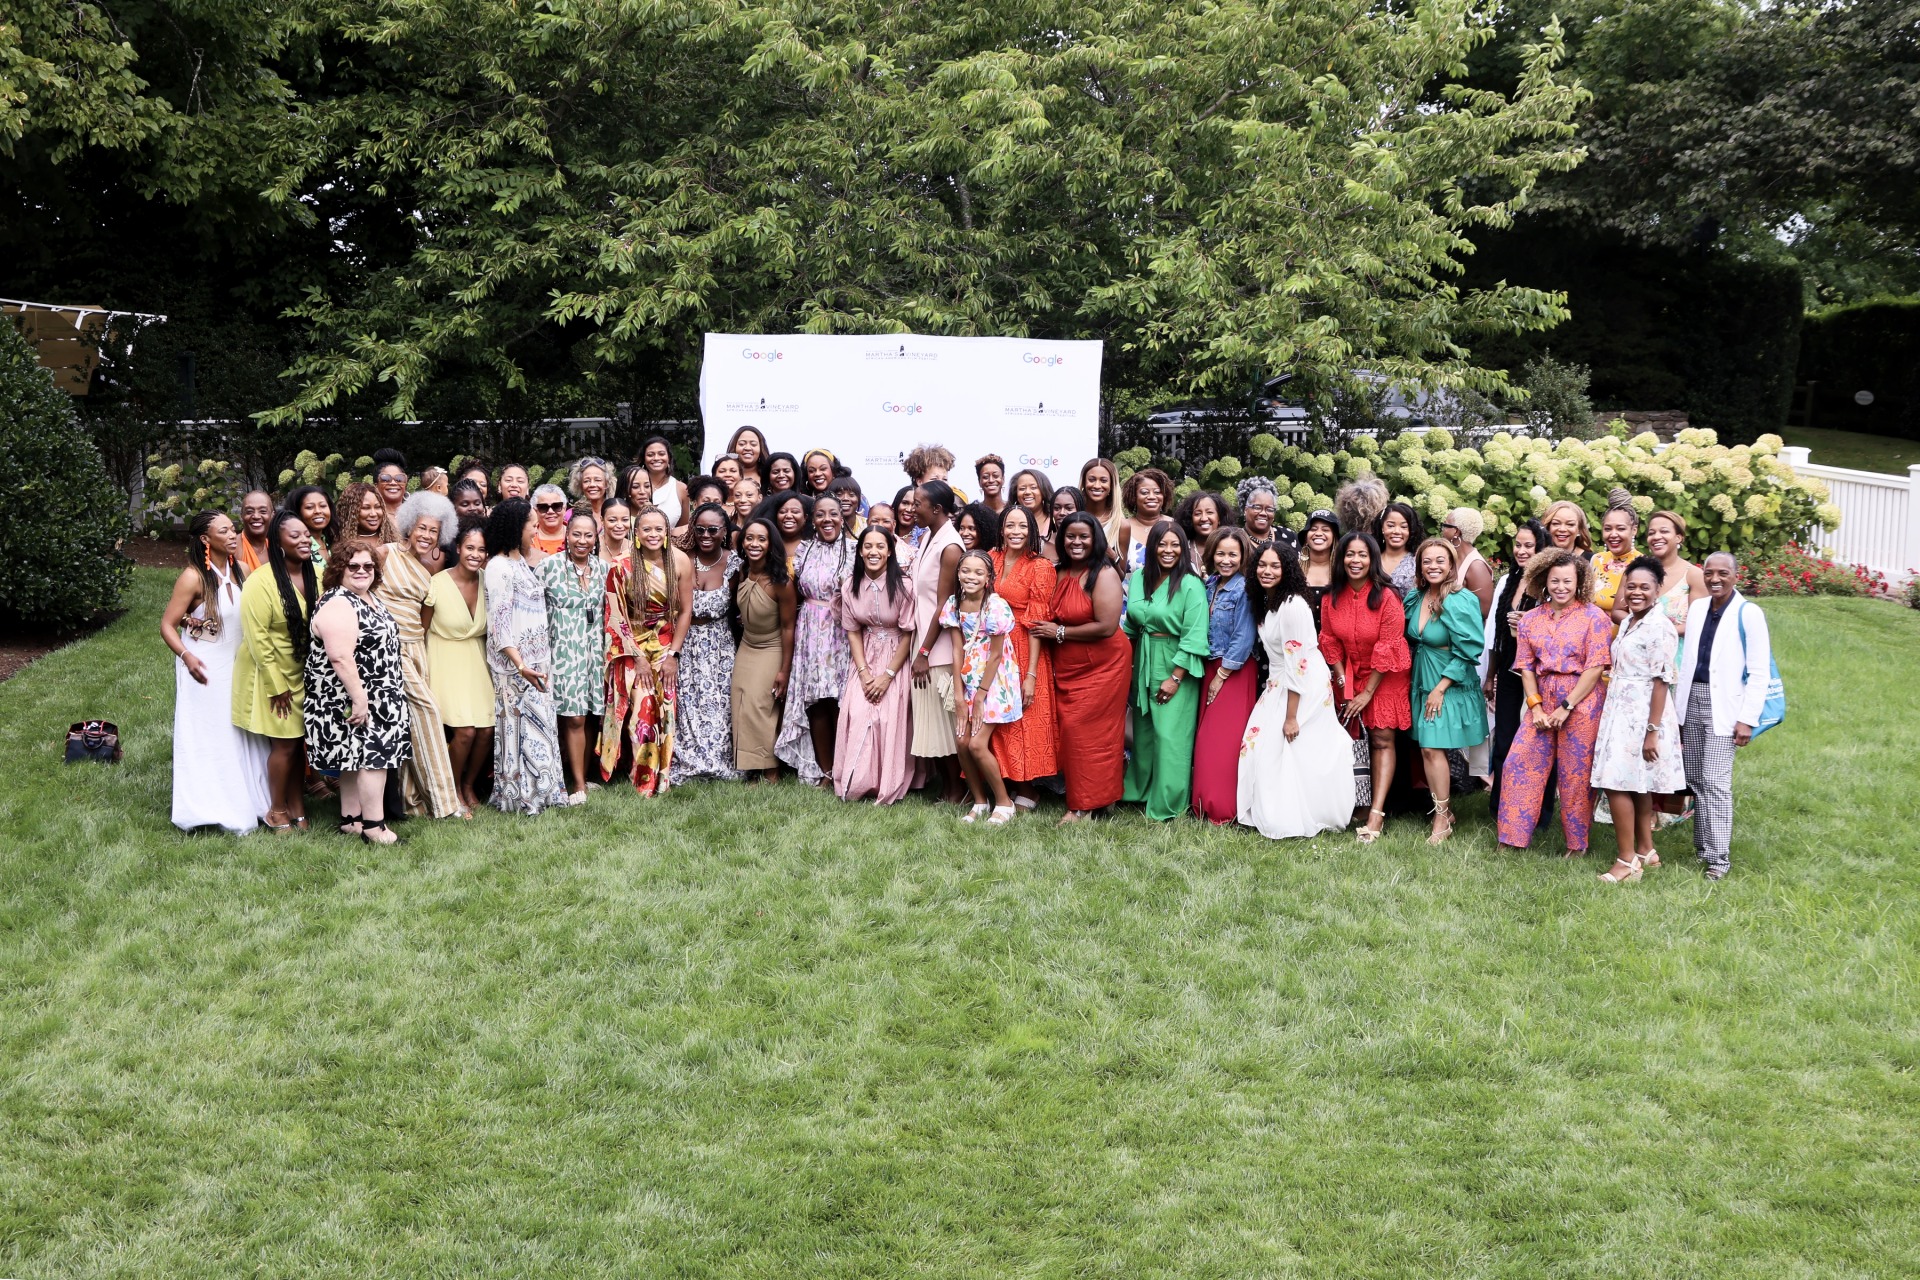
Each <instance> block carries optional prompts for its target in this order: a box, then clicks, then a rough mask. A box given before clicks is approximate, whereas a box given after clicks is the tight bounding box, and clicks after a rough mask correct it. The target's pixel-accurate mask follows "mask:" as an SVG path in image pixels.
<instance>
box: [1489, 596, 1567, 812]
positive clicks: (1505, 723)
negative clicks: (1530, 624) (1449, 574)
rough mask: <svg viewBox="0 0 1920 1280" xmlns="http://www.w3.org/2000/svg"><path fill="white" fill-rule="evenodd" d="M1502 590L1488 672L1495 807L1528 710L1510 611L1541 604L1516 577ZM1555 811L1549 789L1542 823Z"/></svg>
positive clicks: (1491, 786) (1496, 604) (1496, 601)
mask: <svg viewBox="0 0 1920 1280" xmlns="http://www.w3.org/2000/svg"><path fill="white" fill-rule="evenodd" d="M1500 585H1501V587H1502V590H1500V591H1498V592H1496V593H1495V596H1494V601H1493V610H1494V614H1495V615H1496V616H1495V621H1494V624H1493V647H1492V649H1491V650H1490V651H1489V652H1488V654H1487V670H1488V671H1491V672H1492V673H1493V741H1492V743H1491V744H1490V747H1489V751H1488V758H1489V763H1490V764H1491V765H1492V768H1491V770H1490V772H1491V774H1492V780H1491V781H1490V783H1489V784H1488V790H1489V792H1490V794H1491V796H1492V801H1491V803H1492V806H1493V808H1494V809H1496V810H1498V808H1499V807H1500V766H1501V765H1503V764H1505V763H1506V761H1507V753H1508V752H1509V751H1511V750H1513V737H1514V735H1515V734H1516V733H1518V732H1520V713H1521V711H1523V710H1524V709H1525V704H1526V700H1527V689H1526V686H1525V685H1523V684H1522V683H1520V677H1519V676H1517V675H1515V674H1514V671H1513V659H1514V649H1515V646H1516V644H1517V643H1518V642H1517V641H1516V640H1515V639H1514V635H1513V628H1512V627H1510V626H1508V625H1507V614H1508V612H1509V611H1511V610H1514V609H1518V610H1519V611H1520V612H1522V613H1525V612H1526V611H1527V610H1529V609H1532V608H1534V607H1535V606H1536V605H1538V604H1539V603H1540V602H1539V601H1538V600H1535V599H1534V598H1533V597H1532V596H1530V595H1526V594H1525V593H1523V592H1522V591H1521V590H1520V584H1519V582H1518V580H1517V579H1516V577H1515V576H1514V575H1512V574H1509V575H1508V576H1507V577H1506V578H1504V579H1502V580H1501V583H1500ZM1552 809H1553V787H1552V785H1551V782H1549V785H1548V787H1547V798H1546V803H1545V807H1544V808H1543V809H1542V811H1541V821H1543V822H1544V821H1545V820H1546V814H1548V813H1550V812H1552Z"/></svg>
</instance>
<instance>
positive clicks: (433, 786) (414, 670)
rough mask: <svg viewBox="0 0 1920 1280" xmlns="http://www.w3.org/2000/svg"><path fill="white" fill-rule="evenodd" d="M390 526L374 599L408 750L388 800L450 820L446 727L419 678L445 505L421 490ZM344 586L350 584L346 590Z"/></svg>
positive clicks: (446, 522)
mask: <svg viewBox="0 0 1920 1280" xmlns="http://www.w3.org/2000/svg"><path fill="white" fill-rule="evenodd" d="M394 522H395V523H396V524H397V525H398V526H399V528H400V537H401V539H402V541H400V542H392V543H388V544H386V545H385V546H382V547H380V548H379V549H378V550H379V555H380V585H379V588H378V590H377V591H376V592H375V593H374V594H375V598H376V599H378V600H379V601H380V603H381V604H382V605H383V606H385V608H386V611H387V614H388V616H390V617H391V618H392V619H393V625H394V626H395V628H397V629H398V631H399V633H400V674H401V676H402V678H403V679H404V681H405V684H406V690H407V713H408V717H409V725H410V727H411V730H412V738H413V744H412V745H413V750H412V753H411V754H410V755H409V756H408V757H407V762H406V767H405V769H404V770H401V771H400V775H399V792H400V794H399V795H398V796H396V797H394V798H395V799H398V800H400V802H401V803H402V804H403V805H404V806H405V807H406V811H407V812H408V813H410V814H428V815H431V816H432V817H435V818H453V817H458V816H459V814H460V811H461V810H462V809H463V808H465V805H463V804H462V803H461V800H460V779H459V777H458V776H457V775H456V774H455V773H454V771H453V758H452V757H451V756H450V755H449V754H448V753H447V729H446V723H445V722H444V721H443V720H442V719H441V717H440V704H439V703H438V702H436V701H435V700H434V697H433V682H432V681H431V680H430V679H429V678H428V676H427V624H426V618H425V613H426V605H427V597H428V596H429V595H430V594H431V593H432V591H433V575H434V574H436V573H439V572H441V570H440V569H438V568H435V567H433V566H434V565H436V564H444V563H445V562H446V561H447V560H448V559H449V557H448V556H447V555H446V553H445V552H443V551H442V550H441V547H442V544H443V543H451V542H452V540H453V533H454V523H455V517H454V514H453V503H451V502H449V501H447V499H445V498H443V497H441V496H440V495H439V494H437V493H434V492H433V491H432V490H429V489H421V490H418V491H416V492H414V493H411V494H409V495H408V496H407V500H406V501H405V502H402V503H401V504H400V511H399V514H398V515H397V516H396V517H395V518H394ZM349 585H351V584H349Z"/></svg>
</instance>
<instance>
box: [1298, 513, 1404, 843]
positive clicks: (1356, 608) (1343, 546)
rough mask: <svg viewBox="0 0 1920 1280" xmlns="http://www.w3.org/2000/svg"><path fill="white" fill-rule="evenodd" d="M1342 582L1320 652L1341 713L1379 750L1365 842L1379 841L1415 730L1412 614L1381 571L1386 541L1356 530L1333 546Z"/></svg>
mask: <svg viewBox="0 0 1920 1280" xmlns="http://www.w3.org/2000/svg"><path fill="white" fill-rule="evenodd" d="M1333 563H1334V564H1335V565H1336V566H1337V567H1338V572H1339V575H1340V576H1339V581H1338V585H1336V586H1334V587H1332V588H1329V589H1328V591H1327V594H1326V596H1325V598H1323V599H1322V600H1321V602H1320V652H1321V654H1322V656H1324V657H1325V658H1326V660H1327V665H1328V666H1329V667H1331V668H1332V669H1333V696H1334V697H1335V699H1337V700H1338V701H1339V702H1340V704H1341V706H1340V718H1341V720H1342V721H1343V722H1345V723H1349V724H1351V723H1352V722H1353V721H1354V720H1356V719H1357V720H1358V721H1359V723H1360V724H1362V725H1364V726H1365V727H1366V730H1367V738H1368V741H1369V744H1370V746H1371V748H1372V752H1373V799H1372V801H1371V805H1370V807H1369V808H1368V809H1367V824H1366V825H1365V826H1364V827H1362V828H1361V829H1360V830H1359V831H1357V832H1355V833H1354V834H1355V836H1356V837H1357V838H1358V839H1359V841H1360V843H1361V844H1372V843H1373V842H1374V841H1375V840H1377V839H1379V838H1380V831H1381V828H1382V827H1383V826H1384V825H1385V824H1386V820H1387V811H1386V809H1385V808H1384V807H1383V803H1384V801H1385V800H1386V798H1387V788H1388V787H1390V786H1392V785H1393V767H1394V764H1395V759H1394V749H1393V731H1394V730H1395V729H1411V728H1412V727H1413V704H1412V701H1411V699H1412V688H1411V684H1412V671H1413V655H1412V654H1411V653H1410V652H1408V650H1407V637H1406V634H1405V633H1406V629H1407V615H1406V610H1405V608H1404V607H1402V605H1401V602H1400V597H1399V595H1398V594H1397V593H1395V591H1394V589H1393V584H1392V583H1390V582H1388V581H1387V578H1386V575H1385V574H1384V573H1382V572H1381V571H1380V544H1379V543H1377V542H1375V541H1374V540H1373V535H1372V534H1370V533H1365V532H1363V531H1361V530H1358V529H1356V530H1354V531H1353V532H1352V533H1349V534H1348V535H1347V536H1346V537H1344V538H1342V539H1340V545H1339V546H1337V547H1335V548H1334V549H1333Z"/></svg>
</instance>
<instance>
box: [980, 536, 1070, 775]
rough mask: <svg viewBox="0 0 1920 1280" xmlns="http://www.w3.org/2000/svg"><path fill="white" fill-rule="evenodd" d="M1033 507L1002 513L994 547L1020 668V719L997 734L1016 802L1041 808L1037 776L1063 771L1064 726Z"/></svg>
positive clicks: (1049, 595)
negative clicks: (1044, 638) (1057, 713)
mask: <svg viewBox="0 0 1920 1280" xmlns="http://www.w3.org/2000/svg"><path fill="white" fill-rule="evenodd" d="M1039 543H1040V539H1039V536H1038V534H1037V532H1036V531H1035V529H1034V524H1033V513H1032V512H1031V511H1029V510H1027V509H1026V508H1025V507H1016V506H1009V507H1008V508H1007V509H1006V511H1005V512H1004V513H1003V514H1002V515H1001V524H1000V547H999V549H998V550H996V551H995V552H993V589H994V593H995V594H996V595H998V596H999V597H1000V598H1001V599H1002V600H1005V601H1006V602H1007V604H1008V606H1009V607H1010V608H1012V610H1013V634H1012V635H1010V636H1008V637H1007V652H1008V653H1010V654H1012V655H1013V656H1014V657H1015V659H1017V662H1018V665H1019V668H1020V680H1021V689H1020V703H1021V706H1022V707H1023V708H1024V709H1025V710H1024V711H1023V713H1022V714H1021V716H1020V718H1019V719H1018V720H1015V721H1012V722H1011V723H1008V724H1003V725H1000V726H999V727H998V729H997V730H996V731H995V733H994V735H993V758H994V759H995V760H996V761H998V762H999V765H1000V776H1001V777H1003V778H1005V779H1006V782H1007V788H1008V790H1010V791H1012V792H1013V803H1014V807H1015V808H1018V809H1033V808H1036V807H1037V805H1038V802H1037V801H1036V800H1035V799H1034V796H1033V781H1034V779H1035V778H1045V777H1050V776H1051V775H1053V774H1054V773H1057V772H1059V767H1060V766H1059V764H1058V762H1057V759H1056V756H1057V747H1058V741H1059V730H1058V727H1057V725H1056V724H1055V718H1054V709H1053V655H1052V654H1050V653H1048V652H1047V648H1046V646H1045V645H1043V644H1041V643H1040V637H1039V636H1038V635H1036V634H1035V632H1036V631H1043V630H1045V629H1046V628H1048V627H1050V626H1052V625H1053V591H1054V569H1053V565H1052V563H1051V562H1049V561H1048V560H1047V559H1046V557H1044V556H1042V555H1041V554H1040V546H1039Z"/></svg>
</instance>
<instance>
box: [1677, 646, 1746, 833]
mask: <svg viewBox="0 0 1920 1280" xmlns="http://www.w3.org/2000/svg"><path fill="white" fill-rule="evenodd" d="M1733 752H1734V746H1733V735H1732V734H1716V733H1715V732H1714V731H1713V693H1712V691H1711V690H1710V689H1709V688H1708V687H1707V684H1706V682H1705V681H1701V682H1699V683H1697V684H1695V685H1694V686H1693V689H1692V691H1691V692H1689V693H1688V694H1687V718H1686V721H1685V722H1684V723H1683V724H1681V726H1680V759H1681V761H1682V762H1683V763H1684V764H1685V765H1686V767H1687V789H1688V790H1690V791H1692V792H1693V851H1694V853H1696V854H1698V855H1699V857H1700V861H1702V862H1704V863H1706V864H1707V865H1708V866H1710V867H1724V866H1726V865H1728V863H1729V861H1730V860H1731V852H1730V851H1731V848H1732V845H1733Z"/></svg>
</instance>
